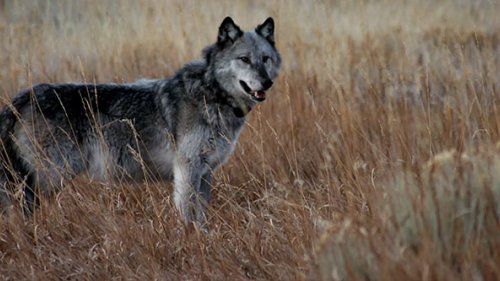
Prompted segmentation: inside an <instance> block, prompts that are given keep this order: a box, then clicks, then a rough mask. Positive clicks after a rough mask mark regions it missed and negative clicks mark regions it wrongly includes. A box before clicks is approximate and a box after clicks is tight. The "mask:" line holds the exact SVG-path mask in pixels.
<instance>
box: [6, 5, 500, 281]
mask: <svg viewBox="0 0 500 281" xmlns="http://www.w3.org/2000/svg"><path fill="white" fill-rule="evenodd" d="M499 14H500V1H498V0H476V1H474V0H442V1H431V0H423V1H417V0H406V1H396V0H394V1H390V0H380V1H375V0H364V1H361V0H353V1H347V0H329V1H327V0H324V1H299V0H287V1H285V0H276V1H262V0H258V1H250V0H249V1H194V0H193V1H191V0H189V1H177V0H157V1H154V0H120V1H112V0H107V1H98V0H83V1H63V0H59V1H57V0H39V1H29V0H20V1H14V0H0V106H2V107H3V106H5V105H6V104H8V103H9V102H10V100H11V98H12V97H13V96H14V95H15V94H16V93H17V92H18V91H19V90H20V89H23V88H29V87H31V86H33V85H35V84H37V83H46V82H50V83H62V82H87V83H108V82H115V83H123V82H133V81H135V80H138V79H141V78H154V79H161V78H166V77H169V76H171V75H173V74H174V72H175V71H176V69H178V68H179V67H181V66H182V65H183V64H185V63H187V62H189V61H191V60H194V59H197V58H200V54H201V50H202V49H203V48H204V47H205V46H207V45H209V44H212V43H214V42H215V40H216V38H217V31H218V30H217V29H218V27H219V25H220V23H221V22H222V20H223V18H224V17H225V16H228V15H229V16H231V17H232V18H233V19H234V20H235V22H236V23H237V24H238V25H239V26H240V27H242V28H243V29H245V30H250V29H253V28H255V26H256V25H257V24H259V23H261V22H263V21H264V20H265V19H266V18H267V17H269V16H272V17H273V18H274V19H275V22H276V41H277V48H278V49H279V51H280V52H281V55H282V59H283V64H282V69H281V73H280V76H279V78H278V79H277V81H276V82H275V84H274V86H273V88H272V90H271V91H270V92H269V93H268V97H267V100H266V101H265V102H264V103H262V104H260V105H259V106H258V107H257V108H256V109H255V110H253V111H252V112H251V113H250V114H249V116H248V119H247V124H246V126H245V128H244V130H243V132H242V135H241V137H240V140H239V142H238V144H237V146H236V149H235V153H234V154H233V155H232V156H231V158H230V160H229V162H228V163H227V164H225V165H224V166H223V167H222V168H221V169H220V170H219V171H218V172H217V173H216V175H215V177H214V181H213V192H214V194H213V201H212V204H211V206H210V208H209V215H208V220H209V225H208V227H209V231H208V233H206V234H205V233H200V232H198V231H189V229H187V228H186V227H185V226H184V225H183V224H182V223H181V222H180V221H179V216H178V214H177V212H176V210H175V208H174V205H173V202H172V186H171V183H161V182H146V183H144V184H130V183H125V182H123V183H120V182H118V183H109V182H96V181H95V180H92V179H90V178H86V177H78V178H75V179H74V180H71V181H68V182H66V183H65V186H66V187H65V189H64V190H63V191H62V192H60V193H59V194H58V195H57V196H56V197H55V198H52V199H49V200H43V201H42V202H41V206H40V208H38V209H37V210H36V212H35V214H34V215H33V216H31V217H24V216H23V215H22V210H21V208H20V204H21V203H20V202H18V203H19V204H17V203H16V205H15V206H13V207H12V209H11V210H10V212H9V215H3V216H1V217H0V280H477V281H482V280H500V142H499V141H500V16H499ZM0 122H2V120H0ZM19 195H20V194H19V192H18V194H13V197H14V198H19V197H20V196H19ZM16 196H17V197H16Z"/></svg>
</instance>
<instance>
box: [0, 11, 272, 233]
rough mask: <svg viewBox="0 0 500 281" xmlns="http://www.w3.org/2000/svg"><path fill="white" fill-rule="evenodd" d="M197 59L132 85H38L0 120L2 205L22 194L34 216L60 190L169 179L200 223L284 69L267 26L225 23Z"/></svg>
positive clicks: (183, 210)
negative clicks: (85, 182) (77, 181)
mask: <svg viewBox="0 0 500 281" xmlns="http://www.w3.org/2000/svg"><path fill="white" fill-rule="evenodd" d="M202 54H203V56H202V59H200V60H196V61H193V62H191V63H188V64H186V65H185V66H184V67H182V68H181V69H180V70H178V71H177V72H176V74H175V75H173V77H171V78H167V79H162V80H140V81H137V82H135V83H130V84H39V85H35V86H33V87H32V88H29V89H25V90H23V91H21V92H20V93H18V94H17V95H16V96H15V97H14V98H13V100H12V102H11V103H10V104H9V105H7V106H6V107H5V108H4V109H3V110H2V111H1V113H0V137H1V142H0V161H1V165H0V167H1V168H0V204H2V205H3V206H10V205H12V202H13V198H12V193H14V191H13V190H14V187H17V188H18V189H19V187H22V188H23V197H24V199H23V200H22V201H23V202H24V203H23V205H24V207H23V209H24V212H26V213H31V212H33V210H34V208H35V207H36V206H37V205H38V204H39V200H40V198H44V197H47V196H50V195H53V194H54V193H56V192H58V191H59V190H60V188H61V187H62V186H63V185H64V182H65V181H67V180H69V179H71V178H73V177H74V176H76V175H80V174H84V175H88V176H89V177H91V178H94V179H97V180H106V181H107V180H110V181H112V180H115V181H118V182H122V181H124V180H129V181H132V182H141V181H144V180H147V179H159V180H162V182H163V181H168V180H173V183H174V191H173V198H174V203H175V206H176V208H177V209H178V211H179V213H180V215H181V218H182V219H183V220H184V221H185V222H186V223H191V222H194V223H198V224H200V225H204V224H205V223H206V206H207V204H208V203H209V201H210V190H211V177H212V174H213V172H214V171H215V170H216V169H217V168H218V167H219V166H220V165H221V164H223V163H224V162H225V161H226V160H227V159H228V157H229V155H230V154H231V153H232V151H233V149H234V147H235V144H236V141H237V139H238V136H239V134H240V131H241V129H242V126H243V124H244V122H245V116H246V114H247V113H248V112H249V111H250V110H251V109H252V108H253V107H254V106H255V105H256V104H258V103H260V102H262V101H264V100H265V99H266V91H267V90H268V89H269V88H270V87H271V86H272V85H273V80H274V79H275V78H276V77H277V75H278V70H279V67H280V64H281V58H280V55H279V53H278V51H277V49H276V46H275V40H274V20H273V19H272V18H268V19H267V20H266V21H264V22H263V23H262V24H260V25H258V26H257V27H256V28H255V30H252V31H246V32H244V31H242V30H241V29H240V28H239V27H238V26H237V25H236V24H235V23H234V21H233V20H232V19H231V18H230V17H227V18H225V19H224V20H223V22H222V23H221V25H220V27H219V32H218V37H217V41H216V42H215V43H214V44H212V45H210V46H208V47H207V48H205V49H204V50H203V52H202Z"/></svg>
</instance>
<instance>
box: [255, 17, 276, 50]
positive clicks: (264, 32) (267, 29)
mask: <svg viewBox="0 0 500 281" xmlns="http://www.w3.org/2000/svg"><path fill="white" fill-rule="evenodd" d="M255 32H257V34H259V35H260V36H262V37H264V38H266V39H267V41H269V43H271V44H272V45H274V20H273V18H267V20H266V21H265V22H264V23H262V24H260V25H258V26H257V28H255Z"/></svg>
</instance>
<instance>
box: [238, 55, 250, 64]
mask: <svg viewBox="0 0 500 281" xmlns="http://www.w3.org/2000/svg"><path fill="white" fill-rule="evenodd" d="M239 59H240V60H241V61H242V62H244V63H246V64H250V62H251V61H250V58H249V57H239Z"/></svg>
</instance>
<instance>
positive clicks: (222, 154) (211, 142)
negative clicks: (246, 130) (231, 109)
mask: <svg viewBox="0 0 500 281" xmlns="http://www.w3.org/2000/svg"><path fill="white" fill-rule="evenodd" d="M238 137H239V130H238V131H237V132H234V133H232V134H222V133H221V132H218V134H217V135H215V134H213V135H211V136H210V137H209V138H207V139H206V141H205V142H204V143H203V145H202V151H201V155H202V159H203V160H204V161H205V163H206V164H208V166H210V167H211V168H216V167H218V166H219V165H222V164H224V163H225V162H226V161H227V160H228V158H229V156H230V155H231V154H232V153H233V151H234V148H235V146H236V141H237V140H238Z"/></svg>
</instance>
